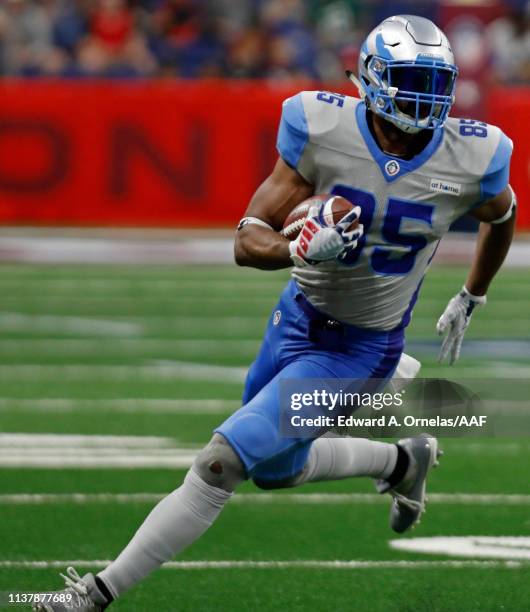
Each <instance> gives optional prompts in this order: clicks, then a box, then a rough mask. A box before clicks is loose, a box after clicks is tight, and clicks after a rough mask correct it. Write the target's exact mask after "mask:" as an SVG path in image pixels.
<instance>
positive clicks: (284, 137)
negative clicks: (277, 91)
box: [276, 93, 311, 182]
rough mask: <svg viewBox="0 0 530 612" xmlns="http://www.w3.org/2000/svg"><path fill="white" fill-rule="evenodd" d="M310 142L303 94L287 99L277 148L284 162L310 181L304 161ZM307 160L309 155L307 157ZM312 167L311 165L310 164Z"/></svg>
mask: <svg viewBox="0 0 530 612" xmlns="http://www.w3.org/2000/svg"><path fill="white" fill-rule="evenodd" d="M308 142H309V129H308V126H307V118H306V114H305V110H304V105H303V102H302V94H301V93H300V94H298V95H296V96H293V97H292V98H287V100H285V101H284V103H283V107H282V118H281V120H280V127H279V129H278V141H277V143H276V148H277V149H278V153H279V154H280V157H281V158H282V159H283V161H284V162H285V163H286V164H287V165H288V166H291V168H294V169H295V170H296V171H297V172H299V174H301V176H302V177H303V178H304V179H306V180H307V181H309V182H311V181H310V176H309V175H310V174H311V173H310V171H309V168H308V163H307V161H308V160H307V159H304V160H303V161H302V157H304V153H305V152H306V148H307V143H308ZM305 157H306V158H307V155H306V156H305ZM309 165H310V164H309Z"/></svg>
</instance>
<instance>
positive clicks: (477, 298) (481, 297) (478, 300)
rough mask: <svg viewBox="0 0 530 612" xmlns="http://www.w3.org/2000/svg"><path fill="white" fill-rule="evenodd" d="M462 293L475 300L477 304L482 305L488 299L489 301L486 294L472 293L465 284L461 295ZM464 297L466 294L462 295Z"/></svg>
mask: <svg viewBox="0 0 530 612" xmlns="http://www.w3.org/2000/svg"><path fill="white" fill-rule="evenodd" d="M462 293H463V294H464V295H465V296H466V297H468V298H470V299H472V300H473V301H474V302H476V303H477V304H480V305H483V304H485V303H486V301H487V298H486V296H485V295H473V294H472V293H470V292H469V290H468V288H467V287H466V286H465V285H464V286H463V287H462V291H461V293H460V295H462ZM462 297H464V296H462Z"/></svg>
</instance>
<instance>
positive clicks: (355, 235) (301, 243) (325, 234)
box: [289, 204, 363, 267]
mask: <svg viewBox="0 0 530 612" xmlns="http://www.w3.org/2000/svg"><path fill="white" fill-rule="evenodd" d="M320 208H321V207H320V206H319V205H318V204H314V205H313V206H311V208H310V209H309V212H308V213H307V218H306V220H305V223H304V225H303V227H302V229H301V230H300V233H299V234H298V237H297V238H296V239H295V240H293V241H292V242H290V243H289V252H290V253H291V259H292V260H293V263H294V265H295V266H298V267H304V266H307V265H314V264H317V263H319V262H321V261H328V260H330V259H335V258H336V257H339V258H340V257H343V256H344V255H345V254H346V253H347V252H348V251H349V250H351V249H354V248H355V247H356V246H357V242H358V240H359V238H360V237H361V236H362V234H363V226H362V225H361V224H359V225H358V226H357V227H356V228H355V229H353V230H351V231H349V232H348V231H346V230H347V228H348V227H349V226H350V225H351V224H352V223H353V222H354V221H355V220H356V219H358V218H359V215H360V214H361V209H360V208H359V206H354V208H353V209H352V210H351V211H350V212H349V213H347V214H346V215H344V217H342V219H341V220H340V221H339V223H337V225H335V227H328V226H326V225H324V224H323V223H322V222H321V221H320V219H319V212H320Z"/></svg>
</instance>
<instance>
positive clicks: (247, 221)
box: [237, 217, 274, 232]
mask: <svg viewBox="0 0 530 612" xmlns="http://www.w3.org/2000/svg"><path fill="white" fill-rule="evenodd" d="M245 225H259V226H261V227H266V228H268V229H270V230H273V231H274V228H273V227H272V226H271V225H269V224H268V223H266V222H265V221H263V220H262V219H258V217H243V218H242V219H241V221H240V222H239V225H238V226H237V231H238V232H239V230H242V229H243V228H244V227H245Z"/></svg>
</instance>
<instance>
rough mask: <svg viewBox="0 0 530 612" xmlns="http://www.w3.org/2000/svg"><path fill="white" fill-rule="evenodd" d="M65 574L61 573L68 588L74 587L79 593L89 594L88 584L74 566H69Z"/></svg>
mask: <svg viewBox="0 0 530 612" xmlns="http://www.w3.org/2000/svg"><path fill="white" fill-rule="evenodd" d="M66 573H67V574H68V575H67V576H65V575H64V574H61V578H63V579H64V584H65V585H66V587H67V588H69V589H72V590H73V591H75V592H76V593H78V594H79V595H88V584H87V583H86V582H85V581H84V580H83V579H82V578H81V576H80V575H79V574H78V573H77V572H76V571H75V568H73V567H71V566H70V567H67V568H66Z"/></svg>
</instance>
